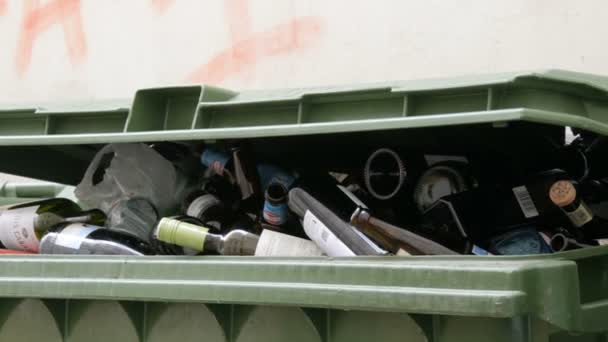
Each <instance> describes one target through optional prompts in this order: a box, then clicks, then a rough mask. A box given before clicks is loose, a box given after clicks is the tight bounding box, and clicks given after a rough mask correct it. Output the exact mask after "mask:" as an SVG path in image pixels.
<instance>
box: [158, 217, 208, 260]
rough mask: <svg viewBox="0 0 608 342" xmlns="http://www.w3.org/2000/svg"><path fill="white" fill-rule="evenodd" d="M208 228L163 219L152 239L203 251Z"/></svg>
mask: <svg viewBox="0 0 608 342" xmlns="http://www.w3.org/2000/svg"><path fill="white" fill-rule="evenodd" d="M208 231H209V229H208V228H205V227H202V226H197V225H195V224H191V223H187V222H182V221H178V220H175V219H172V218H167V217H165V218H163V219H161V220H160V222H158V225H157V226H156V229H155V230H154V237H155V238H156V239H157V240H159V241H163V242H167V243H171V244H174V245H178V246H182V247H188V248H192V249H194V250H197V251H201V252H202V251H203V249H204V245H205V238H206V237H207V232H208Z"/></svg>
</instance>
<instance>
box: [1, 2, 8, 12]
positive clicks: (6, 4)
mask: <svg viewBox="0 0 608 342" xmlns="http://www.w3.org/2000/svg"><path fill="white" fill-rule="evenodd" d="M7 8H8V3H7V2H6V0H0V15H5V14H6V9H7Z"/></svg>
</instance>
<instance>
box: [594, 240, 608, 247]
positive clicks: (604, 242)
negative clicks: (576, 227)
mask: <svg viewBox="0 0 608 342" xmlns="http://www.w3.org/2000/svg"><path fill="white" fill-rule="evenodd" d="M595 241H596V242H597V244H598V245H600V246H608V239H596V240H595Z"/></svg>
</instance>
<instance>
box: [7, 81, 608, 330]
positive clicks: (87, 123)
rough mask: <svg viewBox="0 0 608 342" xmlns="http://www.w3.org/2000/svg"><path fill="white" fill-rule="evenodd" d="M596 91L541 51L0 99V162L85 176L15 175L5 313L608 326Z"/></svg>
mask: <svg viewBox="0 0 608 342" xmlns="http://www.w3.org/2000/svg"><path fill="white" fill-rule="evenodd" d="M607 92H608V81H607V80H606V79H605V78H602V77H599V76H592V75H584V74H578V73H571V72H565V71H544V72H536V73H512V74H500V75H487V76H478V77H471V78H457V79H450V80H422V81H411V82H401V83H386V84H374V85H364V86H347V87H332V88H312V89H297V90H292V89H288V90H277V91H248V92H240V93H239V92H233V91H229V90H225V89H219V88H214V87H208V86H199V87H195V86H192V87H174V88H160V89H143V90H140V91H138V92H137V93H136V94H135V97H134V100H133V101H132V105H131V106H129V107H126V108H125V107H118V108H117V107H108V108H99V107H94V108H90V109H87V108H76V109H74V107H73V106H72V107H69V108H71V110H70V112H65V110H61V109H60V108H59V109H57V110H54V109H53V108H45V109H44V110H39V109H36V107H35V106H32V108H30V109H27V108H25V109H9V110H5V111H1V109H0V124H3V125H6V126H7V127H8V126H10V127H11V128H12V130H10V134H5V135H4V136H0V145H1V146H0V156H4V157H5V158H10V160H11V163H7V164H10V165H6V166H4V169H0V171H4V172H12V173H18V174H20V175H23V176H28V177H37V178H42V179H45V180H48V181H60V182H63V183H66V184H71V185H74V186H76V187H75V189H74V191H73V194H74V197H70V196H62V195H60V193H61V191H63V190H64V188H61V189H58V190H57V191H56V192H52V193H49V195H44V196H40V195H41V194H40V191H39V192H38V193H36V194H35V196H31V198H27V196H20V195H21V194H26V193H27V191H25V190H23V191H21V192H20V191H18V188H19V187H18V186H17V187H15V186H13V187H12V188H10V189H9V188H7V189H9V190H10V191H9V190H7V191H6V194H5V197H6V198H7V200H6V201H5V202H6V203H7V205H6V206H4V207H2V209H1V212H0V243H1V245H2V250H1V251H2V254H4V255H3V256H1V257H0V297H3V298H4V299H3V300H5V301H6V305H5V307H6V310H4V312H5V313H4V318H3V319H4V320H3V321H2V320H0V322H3V323H2V326H1V327H0V336H4V338H10V340H12V341H16V340H19V339H21V340H26V339H31V338H34V337H35V336H39V335H41V334H44V336H46V338H47V339H48V338H50V339H51V340H52V339H53V338H54V339H57V340H62V339H67V340H71V341H78V340H89V341H93V340H95V338H98V339H104V340H107V339H110V338H117V339H120V340H124V341H127V340H138V341H154V340H166V339H171V338H175V339H177V338H181V339H186V340H188V339H192V340H199V339H201V338H202V336H206V338H207V339H208V340H214V341H215V340H217V341H222V340H227V341H228V340H229V341H257V340H260V341H262V340H264V341H269V340H270V341H286V340H301V341H317V340H319V341H321V340H330V341H342V340H344V341H346V340H348V341H353V340H355V341H375V340H387V341H391V340H395V341H397V340H399V341H401V340H415V341H418V340H419V341H456V340H464V339H467V340H470V341H476V340H480V341H482V340H483V341H487V340H488V338H492V339H495V340H505V341H514V340H517V341H537V340H538V341H565V340H573V341H579V340H580V341H583V340H585V341H586V340H597V339H602V338H606V333H607V332H608V319H606V318H605V317H606V315H604V313H605V312H606V311H607V310H608V308H607V307H608V305H607V304H606V298H607V297H606V295H605V293H606V290H608V281H607V280H606V279H608V270H607V268H606V262H607V260H608V259H607V258H608V250H607V249H606V248H607V247H605V245H606V244H608V207H607V204H608V163H606V162H605V161H604V156H605V155H606V154H605V152H606V150H607V149H608V143H607V142H606V139H605V136H606V134H608V125H607V124H606V123H605V122H606V119H604V117H608V116H607V115H608V114H607V112H608V93H607ZM40 122H43V123H44V124H43V125H41V127H42V129H40V130H37V127H39V125H40ZM6 131H7V132H8V131H9V130H6ZM36 161H37V162H38V163H36ZM68 166H71V167H68ZM52 186H55V185H52ZM52 186H51V185H49V187H52ZM39 187H40V186H39ZM24 189H25V188H24ZM53 189H55V188H53ZM28 194H30V195H31V194H32V192H30V193H28ZM20 197H21V198H20ZM24 197H26V199H27V200H23V198H24ZM9 203H10V204H9ZM20 317H38V318H37V319H36V320H32V319H31V318H27V319H20ZM26 326H29V327H32V326H37V327H39V328H38V329H31V328H29V329H25V327H26ZM93 335H94V336H93Z"/></svg>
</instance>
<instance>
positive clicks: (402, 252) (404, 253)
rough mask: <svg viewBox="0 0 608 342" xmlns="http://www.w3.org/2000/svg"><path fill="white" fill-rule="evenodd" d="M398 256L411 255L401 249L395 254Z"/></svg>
mask: <svg viewBox="0 0 608 342" xmlns="http://www.w3.org/2000/svg"><path fill="white" fill-rule="evenodd" d="M395 255H397V256H408V255H411V254H410V253H408V252H407V251H406V250H404V249H402V248H399V250H398V251H397V253H396V254H395Z"/></svg>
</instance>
